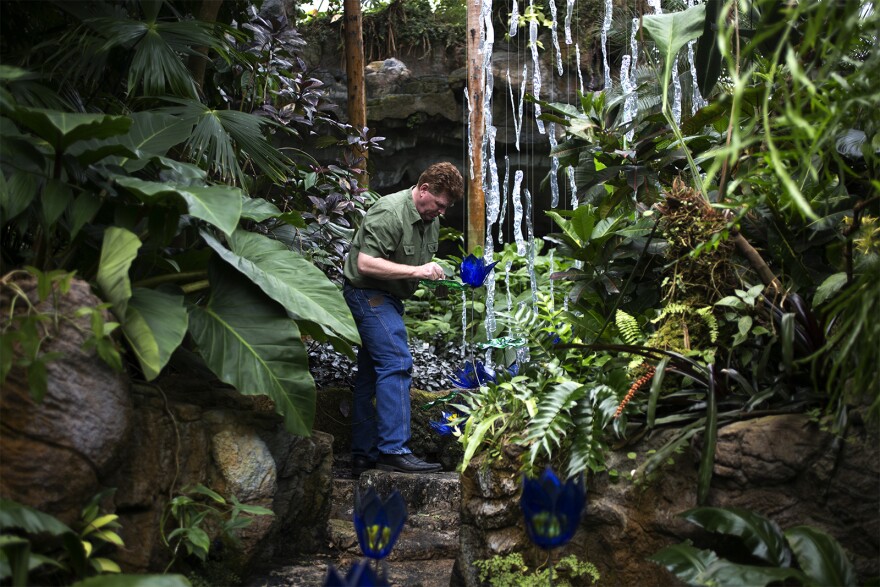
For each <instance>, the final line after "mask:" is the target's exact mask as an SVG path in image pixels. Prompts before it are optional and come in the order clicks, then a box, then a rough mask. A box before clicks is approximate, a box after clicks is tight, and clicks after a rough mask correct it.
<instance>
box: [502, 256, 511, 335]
mask: <svg viewBox="0 0 880 587" xmlns="http://www.w3.org/2000/svg"><path fill="white" fill-rule="evenodd" d="M511 267H513V262H512V261H508V262H507V263H505V264H504V283H505V284H507V309H506V312H507V315H508V316H509V315H510V312H511V310H512V309H513V296H512V295H511V294H510V268H511ZM507 326H508V333H510V334H513V331H512V328H513V324H512V323H508V324H507Z"/></svg>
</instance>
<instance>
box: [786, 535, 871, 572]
mask: <svg viewBox="0 0 880 587" xmlns="http://www.w3.org/2000/svg"><path fill="white" fill-rule="evenodd" d="M785 538H786V539H787V540H788V543H789V544H790V545H791V550H792V551H793V552H794V556H795V558H796V559H797V562H798V566H799V567H800V568H801V570H802V571H803V572H804V574H805V575H806V576H807V577H808V578H809V579H810V582H811V583H813V584H815V585H840V586H841V587H844V586H845V587H850V586H854V585H856V584H857V583H856V573H855V571H854V570H853V566H852V563H851V562H850V561H849V559H848V558H847V556H846V552H845V551H844V550H843V548H842V547H841V546H840V543H838V542H837V540H835V539H834V538H832V537H831V536H829V535H828V534H825V533H824V532H820V531H819V530H817V529H815V528H811V527H810V526H795V527H794V528H789V529H788V530H786V532H785Z"/></svg>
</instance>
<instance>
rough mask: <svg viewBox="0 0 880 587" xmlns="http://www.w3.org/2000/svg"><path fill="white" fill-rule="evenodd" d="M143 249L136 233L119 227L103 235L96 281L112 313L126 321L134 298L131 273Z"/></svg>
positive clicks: (109, 229)
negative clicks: (129, 306) (126, 315)
mask: <svg viewBox="0 0 880 587" xmlns="http://www.w3.org/2000/svg"><path fill="white" fill-rule="evenodd" d="M140 248H141V241H140V239H139V238H138V237H137V235H136V234H134V233H133V232H130V231H128V230H126V229H124V228H119V227H117V226H111V227H109V228H108V229H107V230H106V231H105V232H104V242H103V243H102V245H101V260H100V263H99V265H98V275H97V278H96V280H97V282H98V286H99V287H100V288H101V292H102V293H103V295H104V299H105V300H107V301H108V302H110V303H111V304H113V312H114V313H115V314H116V316H117V318H119V319H120V321H121V320H122V319H124V318H125V314H126V308H127V307H128V300H129V298H131V281H130V280H129V277H128V270H129V268H130V267H131V263H132V261H134V259H135V257H137V252H138V249H140Z"/></svg>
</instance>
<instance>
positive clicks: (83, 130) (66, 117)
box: [10, 107, 131, 152]
mask: <svg viewBox="0 0 880 587" xmlns="http://www.w3.org/2000/svg"><path fill="white" fill-rule="evenodd" d="M10 118H12V119H13V120H15V121H16V122H18V123H20V124H22V125H24V126H26V127H28V128H29V129H30V130H31V131H33V132H34V134H36V135H37V136H39V137H40V138H41V139H45V140H46V142H48V143H49V144H50V145H52V147H54V148H55V150H56V151H61V152H63V151H65V150H67V148H68V147H69V146H70V145H72V144H73V143H75V142H77V141H83V140H87V139H104V138H107V137H112V136H114V135H120V134H123V133H125V132H127V131H128V129H129V127H131V118H129V117H128V116H113V115H110V114H79V113H71V112H60V111H57V110H47V109H45V108H23V107H19V108H16V109H15V110H14V111H13V112H11V113H10Z"/></svg>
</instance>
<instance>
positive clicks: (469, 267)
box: [461, 254, 498, 287]
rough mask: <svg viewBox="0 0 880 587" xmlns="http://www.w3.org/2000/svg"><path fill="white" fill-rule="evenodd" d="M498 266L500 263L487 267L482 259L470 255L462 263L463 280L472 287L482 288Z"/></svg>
mask: <svg viewBox="0 0 880 587" xmlns="http://www.w3.org/2000/svg"><path fill="white" fill-rule="evenodd" d="M497 264H498V261H495V262H494V263H492V264H491V265H486V260H485V259H483V258H482V257H475V256H474V255H472V254H471V255H468V256H467V257H465V258H464V260H462V262H461V280H462V281H463V282H465V283H466V284H468V285H469V286H471V287H480V286H481V285H483V282H485V281H486V277H488V276H489V273H490V272H491V271H492V268H493V267H494V266H495V265H497Z"/></svg>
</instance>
